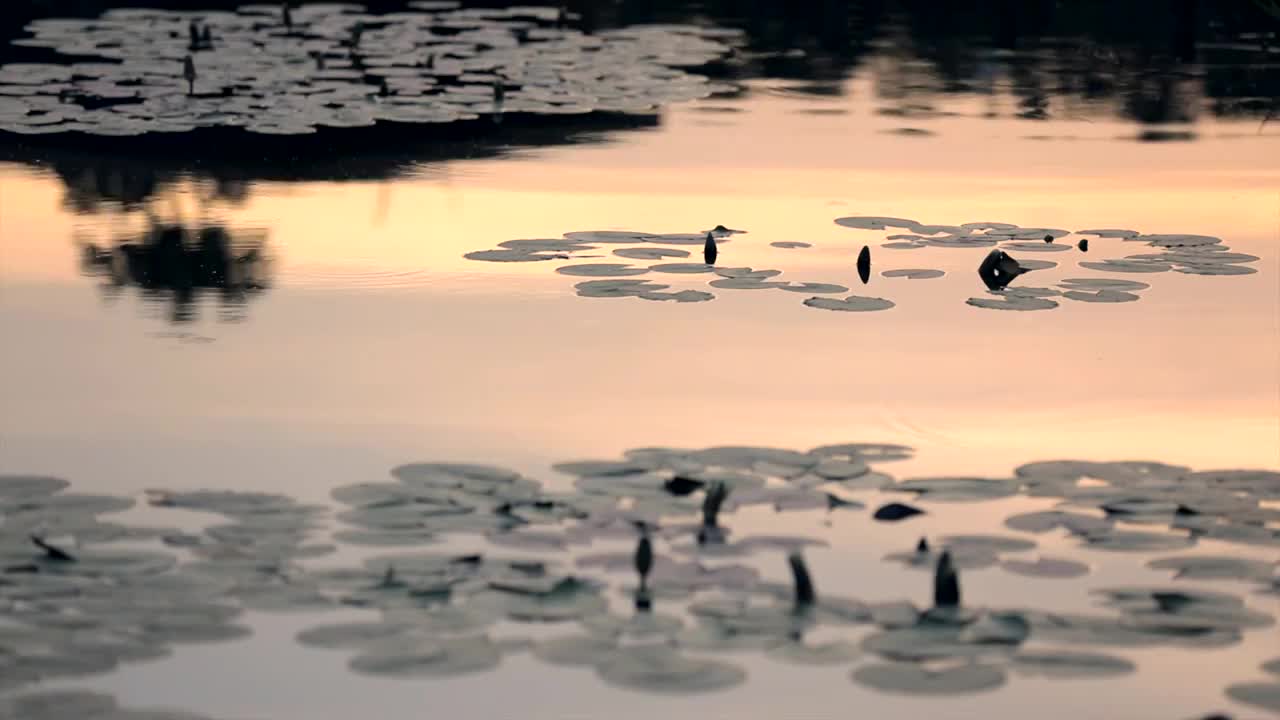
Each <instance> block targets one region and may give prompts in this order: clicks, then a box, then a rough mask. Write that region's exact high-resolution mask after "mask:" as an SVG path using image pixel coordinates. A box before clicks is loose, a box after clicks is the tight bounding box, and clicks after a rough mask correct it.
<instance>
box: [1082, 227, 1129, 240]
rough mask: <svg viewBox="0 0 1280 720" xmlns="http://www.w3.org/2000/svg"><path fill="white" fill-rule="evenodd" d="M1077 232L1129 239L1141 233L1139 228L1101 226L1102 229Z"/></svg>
mask: <svg viewBox="0 0 1280 720" xmlns="http://www.w3.org/2000/svg"><path fill="white" fill-rule="evenodd" d="M1076 234H1077V235H1097V236H1098V237H1104V238H1124V239H1128V238H1133V237H1137V236H1138V235H1139V234H1140V233H1139V232H1138V231H1137V230H1122V229H1119V228H1101V229H1091V230H1077V231H1076Z"/></svg>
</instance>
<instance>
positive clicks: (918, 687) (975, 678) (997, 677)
mask: <svg viewBox="0 0 1280 720" xmlns="http://www.w3.org/2000/svg"><path fill="white" fill-rule="evenodd" d="M853 680H854V682H857V683H858V684H860V685H865V686H867V687H869V688H872V689H874V690H880V691H882V692H890V693H901V694H906V695H926V696H927V695H958V694H966V693H976V692H983V691H987V690H994V689H996V688H998V687H1000V686H1001V685H1003V684H1004V681H1005V675H1004V671H1002V670H1001V669H1000V668H998V667H996V666H994V665H982V664H965V665H957V666H952V667H944V668H940V669H936V670H933V669H929V668H926V667H922V666H920V665H914V664H907V663H884V664H874V665H864V666H862V667H860V668H858V669H857V670H854V671H853Z"/></svg>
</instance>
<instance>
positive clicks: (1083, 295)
mask: <svg viewBox="0 0 1280 720" xmlns="http://www.w3.org/2000/svg"><path fill="white" fill-rule="evenodd" d="M1062 296H1063V297H1065V298H1067V299H1068V300H1078V301H1080V302H1091V303H1122V302H1133V301H1134V300H1137V299H1138V296H1137V295H1134V294H1133V293H1127V292H1123V291H1121V290H1107V289H1103V290H1096V291H1092V292H1086V291H1084V290H1068V291H1066V292H1064V293H1062Z"/></svg>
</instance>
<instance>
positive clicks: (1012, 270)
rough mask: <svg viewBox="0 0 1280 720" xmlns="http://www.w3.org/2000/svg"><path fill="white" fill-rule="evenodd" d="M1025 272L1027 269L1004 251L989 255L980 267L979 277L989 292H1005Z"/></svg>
mask: <svg viewBox="0 0 1280 720" xmlns="http://www.w3.org/2000/svg"><path fill="white" fill-rule="evenodd" d="M1024 272H1026V269H1025V268H1023V267H1022V266H1021V265H1019V264H1018V261H1017V260H1014V259H1013V258H1012V257H1010V256H1009V254H1008V253H1006V252H1005V251H1003V250H992V251H991V252H989V253H987V257H986V258H984V259H983V260H982V264H981V265H979V266H978V277H980V278H982V282H983V284H985V285H986V286H987V289H988V290H1003V289H1005V288H1006V287H1008V286H1009V283H1011V282H1013V279H1014V278H1016V277H1018V276H1019V275H1021V274H1022V273H1024Z"/></svg>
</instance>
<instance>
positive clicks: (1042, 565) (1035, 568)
mask: <svg viewBox="0 0 1280 720" xmlns="http://www.w3.org/2000/svg"><path fill="white" fill-rule="evenodd" d="M1000 567H1002V568H1004V569H1005V570H1007V571H1008V572H1011V573H1013V574H1015V575H1025V576H1027V577H1040V578H1064V579H1065V578H1077V577H1083V576H1085V575H1088V574H1089V566H1088V565H1085V564H1084V563H1081V562H1076V561H1075V560H1067V559H1064V558H1052V557H1040V558H1036V559H1035V560H1017V559H1013V558H1010V559H1008V560H1003V561H1001V563H1000Z"/></svg>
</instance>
